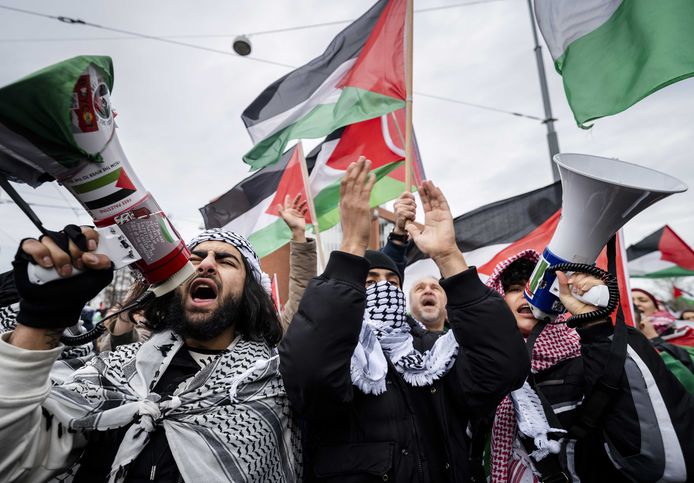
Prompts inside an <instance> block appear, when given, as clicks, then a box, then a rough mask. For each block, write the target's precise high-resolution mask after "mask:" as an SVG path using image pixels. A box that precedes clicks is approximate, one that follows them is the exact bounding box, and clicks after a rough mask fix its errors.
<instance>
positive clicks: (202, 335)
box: [167, 291, 241, 341]
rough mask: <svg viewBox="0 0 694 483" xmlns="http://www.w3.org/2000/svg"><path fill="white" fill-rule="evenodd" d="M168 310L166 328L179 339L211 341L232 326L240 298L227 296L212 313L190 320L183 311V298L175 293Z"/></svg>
mask: <svg viewBox="0 0 694 483" xmlns="http://www.w3.org/2000/svg"><path fill="white" fill-rule="evenodd" d="M175 294H176V295H175V296H174V298H173V299H171V302H170V305H169V310H168V321H167V322H168V326H169V328H171V330H173V331H174V332H175V333H177V334H178V335H180V336H181V337H183V338H184V339H185V338H191V339H194V340H200V341H205V340H211V339H214V338H215V337H217V336H219V335H220V334H222V332H224V331H225V330H226V329H228V328H229V327H230V326H232V325H233V324H234V321H235V320H236V318H237V317H238V315H239V313H240V312H241V297H240V296H236V297H235V296H233V295H230V296H228V297H227V298H226V299H225V300H224V301H223V302H222V305H220V306H219V308H217V310H215V311H214V312H212V313H209V314H203V313H197V314H194V316H193V317H192V318H191V317H189V316H188V314H186V312H185V310H184V309H183V298H182V297H181V294H180V292H178V291H176V292H175Z"/></svg>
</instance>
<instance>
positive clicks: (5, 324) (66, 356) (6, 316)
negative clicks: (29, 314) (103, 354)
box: [0, 302, 95, 377]
mask: <svg viewBox="0 0 694 483" xmlns="http://www.w3.org/2000/svg"><path fill="white" fill-rule="evenodd" d="M17 314H19V302H17V303H16V304H12V305H7V306H5V307H0V334H4V333H5V332H10V331H13V330H14V329H15V327H16V326H17ZM85 332H87V331H86V329H85V328H84V327H83V326H82V324H81V323H77V324H75V325H73V326H71V327H68V328H66V329H65V335H70V336H75V335H80V334H84V333H85ZM94 355H95V352H94V346H93V345H92V344H91V342H90V343H87V344H84V345H78V346H73V347H65V349H63V352H61V353H60V357H59V358H58V361H56V363H55V364H54V367H53V369H54V371H55V370H57V369H59V368H60V369H65V370H68V371H69V370H70V368H69V367H70V362H67V361H70V360H71V359H80V361H78V362H77V364H78V365H80V366H81V365H82V364H83V362H81V360H83V359H90V358H92V357H94ZM61 372H62V371H61ZM51 377H53V371H52V372H51Z"/></svg>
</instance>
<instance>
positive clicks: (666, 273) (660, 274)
mask: <svg viewBox="0 0 694 483" xmlns="http://www.w3.org/2000/svg"><path fill="white" fill-rule="evenodd" d="M692 275H694V270H687V269H686V268H682V267H678V266H677V265H673V266H672V267H669V268H666V269H664V270H658V271H657V272H650V273H646V274H643V275H633V274H632V275H631V276H632V277H634V278H669V277H691V276H692Z"/></svg>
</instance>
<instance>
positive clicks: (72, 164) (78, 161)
mask: <svg viewBox="0 0 694 483" xmlns="http://www.w3.org/2000/svg"><path fill="white" fill-rule="evenodd" d="M89 68H94V69H96V70H98V72H99V75H100V78H101V79H103V82H104V85H105V87H107V88H108V91H109V92H110V91H111V89H112V88H113V65H112V62H111V58H110V57H100V56H81V57H74V58H72V59H68V60H65V61H63V62H59V63H57V64H55V65H52V66H50V67H46V68H45V69H42V70H40V71H38V72H35V73H33V74H31V75H29V76H27V77H25V78H23V79H21V80H19V81H17V82H15V83H14V84H10V85H8V86H6V87H3V88H2V89H0V174H2V175H5V176H6V177H8V178H9V179H10V180H12V181H17V182H23V183H27V184H29V185H31V186H34V187H36V186H38V185H40V184H41V183H43V182H45V181H52V180H53V179H54V178H58V179H64V178H66V177H69V176H70V175H71V174H75V173H76V172H77V171H79V169H80V168H81V167H83V166H85V165H86V163H87V161H89V160H92V161H99V160H100V156H98V155H97V156H92V155H90V154H88V153H87V152H86V151H84V150H83V149H82V148H80V147H79V146H78V144H77V142H76V141H75V134H76V131H75V129H74V126H73V122H72V120H71V116H73V115H74V112H73V111H75V109H76V108H77V107H78V106H79V104H80V103H79V100H78V99H76V97H75V95H74V89H75V87H76V86H77V84H78V83H79V82H80V78H81V77H83V74H84V73H85V71H87V70H88V69H89ZM99 101H100V98H98V97H95V98H94V99H91V98H90V99H87V100H86V103H87V104H88V106H89V109H88V110H87V111H85V112H84V113H83V114H84V116H83V117H81V118H80V125H81V126H82V125H84V127H85V129H86V128H87V125H88V124H89V125H90V126H92V125H93V126H96V123H97V122H98V120H97V118H96V115H97V114H99V113H101V111H100V110H99V108H103V106H102V105H101V104H100V103H99ZM85 106H86V105H85ZM85 109H86V107H85ZM95 109H96V110H97V111H98V112H97V113H96V114H95V113H94V110H95ZM90 123H91V124H90ZM123 183H125V184H127V182H125V181H124V182H123Z"/></svg>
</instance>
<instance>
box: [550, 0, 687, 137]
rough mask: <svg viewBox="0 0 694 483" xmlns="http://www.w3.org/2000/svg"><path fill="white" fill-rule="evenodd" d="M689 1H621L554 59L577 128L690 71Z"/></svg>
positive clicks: (636, 99) (660, 87)
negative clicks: (601, 20) (607, 15)
mask: <svg viewBox="0 0 694 483" xmlns="http://www.w3.org/2000/svg"><path fill="white" fill-rule="evenodd" d="M692 19H694V2H692V1H691V0H666V1H653V0H628V1H623V2H622V4H621V5H620V6H619V7H618V8H617V10H616V11H615V12H614V14H613V15H612V16H611V17H610V18H609V20H608V21H607V22H605V23H604V24H602V25H601V26H600V27H598V28H597V29H595V30H594V31H592V32H590V33H588V34H586V35H584V36H583V37H581V38H579V39H577V40H575V41H574V42H572V43H571V44H569V46H568V47H567V49H566V51H565V52H564V54H563V55H562V56H561V57H560V58H559V59H557V60H556V62H555V67H556V69H557V71H558V72H559V73H560V74H561V75H562V77H563V81H564V88H565V90H566V97H567V99H568V101H569V105H570V106H571V110H572V111H573V113H574V117H575V118H576V122H577V123H578V125H579V127H582V128H587V127H590V126H588V125H586V123H589V122H590V121H593V120H595V119H598V118H600V117H604V116H609V115H612V114H616V113H618V112H622V111H624V110H625V109H627V108H628V107H630V106H632V105H633V104H635V103H636V102H638V101H640V100H641V99H643V98H644V97H646V96H648V95H650V94H652V93H653V92H655V91H657V90H659V89H662V88H663V87H666V86H668V85H670V84H672V83H674V82H677V81H679V80H682V79H685V78H688V77H691V76H693V75H694V26H693V25H692Z"/></svg>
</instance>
